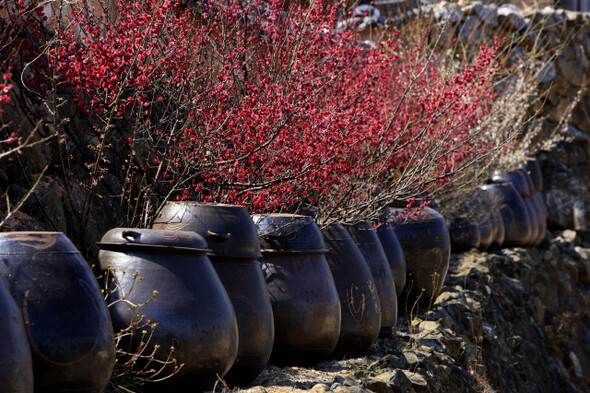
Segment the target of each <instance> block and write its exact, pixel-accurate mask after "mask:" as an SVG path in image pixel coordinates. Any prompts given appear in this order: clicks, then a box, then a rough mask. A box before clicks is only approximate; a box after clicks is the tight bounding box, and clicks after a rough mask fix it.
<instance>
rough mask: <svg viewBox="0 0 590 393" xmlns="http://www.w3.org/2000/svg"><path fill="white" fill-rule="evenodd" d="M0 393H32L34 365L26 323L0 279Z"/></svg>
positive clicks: (4, 283)
mask: <svg viewBox="0 0 590 393" xmlns="http://www.w3.org/2000/svg"><path fill="white" fill-rule="evenodd" d="M0 337H2V344H1V345H0V370H2V372H1V373H0V393H33V361H32V359H31V350H30V348H29V341H28V340H27V333H26V331H25V322H24V321H23V317H22V313H21V310H20V309H19V308H18V306H17V305H16V303H15V301H14V299H13V298H12V295H11V294H10V291H9V290H8V286H7V285H6V282H5V281H4V279H3V278H2V277H1V276H0Z"/></svg>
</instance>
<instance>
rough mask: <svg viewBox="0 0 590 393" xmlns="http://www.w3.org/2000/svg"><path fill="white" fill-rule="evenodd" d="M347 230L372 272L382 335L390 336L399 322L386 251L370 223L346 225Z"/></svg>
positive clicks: (393, 283)
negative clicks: (378, 305)
mask: <svg viewBox="0 0 590 393" xmlns="http://www.w3.org/2000/svg"><path fill="white" fill-rule="evenodd" d="M345 228H346V230H347V231H348V233H350V236H351V237H352V240H354V242H355V244H356V245H357V247H358V248H359V250H360V251H361V253H362V254H363V257H365V261H366V262H367V265H368V266H369V269H370V270H371V274H372V276H373V280H374V281H375V285H376V287H377V293H378V294H379V304H380V305H381V335H382V336H389V335H391V334H392V332H393V329H394V328H395V324H396V322H397V294H396V291H395V282H394V281H393V277H392V275H391V269H390V268H389V262H388V261H387V256H386V255H385V251H384V250H383V247H382V246H381V242H380V241H379V237H378V236H377V233H376V232H375V230H374V229H373V226H372V225H371V224H370V223H368V222H366V221H364V222H360V223H358V224H355V225H345Z"/></svg>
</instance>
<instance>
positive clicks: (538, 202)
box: [523, 157, 547, 246]
mask: <svg viewBox="0 0 590 393" xmlns="http://www.w3.org/2000/svg"><path fill="white" fill-rule="evenodd" d="M523 170H524V172H526V174H527V175H528V177H529V179H530V181H531V183H532V187H531V190H533V191H532V193H531V196H530V200H531V203H532V205H533V208H534V210H535V213H536V214H537V227H538V237H537V238H536V240H535V241H534V242H533V244H534V245H536V246H538V245H540V244H541V243H542V242H543V240H544V239H545V233H546V232H547V211H546V210H545V203H544V202H543V197H542V196H541V192H542V191H543V174H542V173H541V168H540V167H539V163H538V162H537V160H536V159H535V158H531V157H529V158H527V159H526V160H525V167H524V169H523Z"/></svg>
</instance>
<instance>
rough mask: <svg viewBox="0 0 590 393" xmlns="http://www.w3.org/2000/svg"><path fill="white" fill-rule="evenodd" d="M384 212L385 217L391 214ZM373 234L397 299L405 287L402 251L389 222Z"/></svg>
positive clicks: (404, 264) (404, 262)
mask: <svg viewBox="0 0 590 393" xmlns="http://www.w3.org/2000/svg"><path fill="white" fill-rule="evenodd" d="M385 212H387V216H389V214H390V213H391V212H390V211H389V208H387V209H386V210H385ZM387 216H386V217H387ZM375 232H376V233H377V237H378V238H379V242H380V243H381V247H383V251H384V252H385V256H386V257H387V261H388V262H389V269H390V270H391V275H392V277H393V282H394V283H395V292H396V295H397V297H398V299H399V296H400V295H401V293H402V291H403V290H404V287H405V286H406V260H405V258H404V250H403V249H402V245H401V244H400V243H399V240H398V239H397V236H395V232H394V230H393V227H392V226H391V224H390V223H389V222H387V221H386V222H384V223H382V224H380V225H378V226H377V229H376V230H375ZM398 303H399V301H398ZM398 306H399V304H398Z"/></svg>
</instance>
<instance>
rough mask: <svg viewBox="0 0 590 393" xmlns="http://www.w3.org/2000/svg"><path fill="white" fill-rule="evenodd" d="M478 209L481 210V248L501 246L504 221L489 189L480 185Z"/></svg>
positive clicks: (477, 191) (478, 189)
mask: <svg viewBox="0 0 590 393" xmlns="http://www.w3.org/2000/svg"><path fill="white" fill-rule="evenodd" d="M475 195H476V197H477V206H478V207H477V209H478V210H479V211H480V212H481V213H480V214H479V215H478V218H479V233H480V245H479V248H480V249H482V250H487V249H489V248H492V249H493V248H499V247H501V246H502V243H503V242H504V223H503V222H502V216H501V214H500V210H499V209H498V206H497V205H496V203H495V202H494V201H493V198H492V196H491V195H490V192H489V191H486V190H485V189H482V188H481V187H478V188H477V189H476V190H475Z"/></svg>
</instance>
